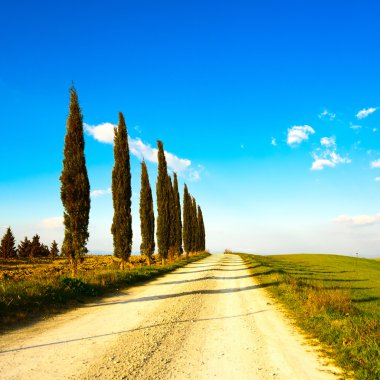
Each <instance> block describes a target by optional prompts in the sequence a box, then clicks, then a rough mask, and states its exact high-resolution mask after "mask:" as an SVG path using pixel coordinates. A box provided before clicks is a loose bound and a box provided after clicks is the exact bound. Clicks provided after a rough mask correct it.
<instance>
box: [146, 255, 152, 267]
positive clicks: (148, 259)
mask: <svg viewBox="0 0 380 380" xmlns="http://www.w3.org/2000/svg"><path fill="white" fill-rule="evenodd" d="M146 261H147V262H148V265H149V266H151V265H152V264H151V261H150V257H149V256H147V257H146Z"/></svg>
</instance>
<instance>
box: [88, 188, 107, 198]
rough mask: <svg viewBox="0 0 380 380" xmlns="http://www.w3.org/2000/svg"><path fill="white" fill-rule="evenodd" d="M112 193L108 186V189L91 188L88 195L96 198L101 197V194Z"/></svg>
mask: <svg viewBox="0 0 380 380" xmlns="http://www.w3.org/2000/svg"><path fill="white" fill-rule="evenodd" d="M111 193H112V190H111V188H110V187H109V188H108V189H97V190H92V191H91V193H90V195H91V196H92V197H93V198H97V197H101V196H103V195H107V194H111Z"/></svg>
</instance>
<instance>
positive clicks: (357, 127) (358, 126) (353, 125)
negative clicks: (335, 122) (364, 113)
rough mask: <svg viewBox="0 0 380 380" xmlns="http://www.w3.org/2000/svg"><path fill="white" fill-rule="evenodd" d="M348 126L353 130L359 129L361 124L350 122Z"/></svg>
mask: <svg viewBox="0 0 380 380" xmlns="http://www.w3.org/2000/svg"><path fill="white" fill-rule="evenodd" d="M350 128H351V129H353V130H354V131H355V130H358V129H361V128H362V126H361V125H358V124H352V123H351V124H350Z"/></svg>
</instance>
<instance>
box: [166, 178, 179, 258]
mask: <svg viewBox="0 0 380 380" xmlns="http://www.w3.org/2000/svg"><path fill="white" fill-rule="evenodd" d="M167 181H168V183H167V186H168V188H167V191H168V196H169V259H170V260H173V259H174V257H175V254H176V235H177V231H176V227H177V225H176V223H175V217H176V212H175V198H174V191H173V184H172V179H171V177H170V176H168V177H167Z"/></svg>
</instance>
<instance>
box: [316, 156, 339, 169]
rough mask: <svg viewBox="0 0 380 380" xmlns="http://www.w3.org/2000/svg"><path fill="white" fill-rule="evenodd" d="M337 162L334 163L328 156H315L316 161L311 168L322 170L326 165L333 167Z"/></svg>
mask: <svg viewBox="0 0 380 380" xmlns="http://www.w3.org/2000/svg"><path fill="white" fill-rule="evenodd" d="M335 165H336V164H334V163H333V162H332V161H331V160H328V159H326V158H318V157H314V162H313V164H312V165H311V170H322V169H324V167H325V166H328V167H330V168H333V167H334V166H335Z"/></svg>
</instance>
